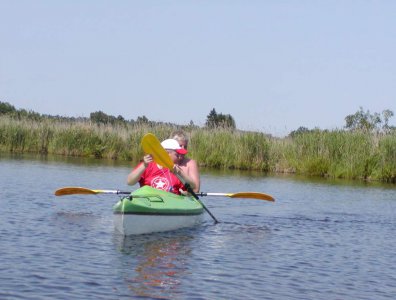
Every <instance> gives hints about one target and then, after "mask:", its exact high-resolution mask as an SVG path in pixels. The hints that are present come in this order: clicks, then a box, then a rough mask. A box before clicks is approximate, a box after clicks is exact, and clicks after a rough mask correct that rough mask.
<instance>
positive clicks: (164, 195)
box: [113, 186, 204, 235]
mask: <svg viewBox="0 0 396 300" xmlns="http://www.w3.org/2000/svg"><path fill="white" fill-rule="evenodd" d="M113 212H114V224H115V228H116V229H117V230H118V231H119V232H120V233H121V234H123V235H134V234H144V233H151V232H160V231H169V230H175V229H179V228H184V227H193V226H195V225H197V224H199V223H200V222H201V221H202V219H203V213H204V208H203V206H202V204H201V203H200V202H199V201H197V200H196V199H194V198H193V197H190V196H181V195H176V194H173V193H168V192H166V191H162V190H158V189H155V188H152V187H150V186H143V187H141V188H139V189H137V190H136V191H134V192H132V193H131V194H130V195H129V196H126V197H123V198H122V199H121V200H120V201H118V202H117V203H116V204H115V205H114V206H113Z"/></svg>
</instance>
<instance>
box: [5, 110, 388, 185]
mask: <svg viewBox="0 0 396 300" xmlns="http://www.w3.org/2000/svg"><path fill="white" fill-rule="evenodd" d="M175 129H176V127H175V126H173V125H168V124H160V125H153V124H144V123H143V124H134V125H131V124H123V125H110V124H107V125H105V124H101V125H97V124H94V123H91V122H88V121H75V122H69V121H58V120H54V119H43V120H29V119H26V120H24V119H22V120H17V119H14V118H9V117H7V116H1V117H0V151H1V152H13V153H42V154H57V155H65V156H81V157H96V158H98V159H101V158H109V159H114V160H124V161H132V162H138V160H139V159H140V158H141V157H142V155H143V153H142V150H141V147H140V141H141V138H142V137H143V135H144V134H146V133H147V132H152V133H153V134H155V135H156V136H157V137H158V139H160V140H162V139H165V138H168V137H169V136H170V134H171V132H172V131H173V130H175ZM183 129H184V130H185V131H186V132H187V133H188V135H189V136H190V146H189V155H190V157H192V158H194V159H196V160H197V161H198V162H199V164H200V165H201V166H204V167H208V168H218V169H242V170H257V171H262V172H275V173H296V174H304V175H315V176H326V177H334V178H346V179H364V180H380V181H386V182H393V183H395V182H396V133H395V132H392V133H388V134H378V133H371V132H370V133H369V132H361V131H345V130H333V131H322V130H313V131H309V132H304V133H300V134H298V135H295V136H293V137H285V138H274V137H271V136H269V135H266V134H264V133H260V132H244V131H236V130H227V129H221V128H217V129H207V128H198V127H195V126H191V127H188V126H185V127H183Z"/></svg>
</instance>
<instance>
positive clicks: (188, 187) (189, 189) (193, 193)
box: [184, 182, 219, 224]
mask: <svg viewBox="0 0 396 300" xmlns="http://www.w3.org/2000/svg"><path fill="white" fill-rule="evenodd" d="M184 186H185V187H186V189H187V191H188V192H189V193H190V194H191V195H193V197H194V198H195V199H197V200H198V201H199V203H201V205H202V206H203V208H204V209H205V210H206V212H207V213H208V214H209V215H210V216H211V217H212V219H213V220H214V222H215V224H217V223H219V221H218V220H217V219H216V217H215V216H214V215H213V214H212V213H211V212H210V210H209V209H208V208H207V207H206V206H205V204H203V203H202V201H201V200H199V197H198V196H197V194H196V193H195V192H194V191H193V189H192V188H191V185H190V184H189V183H187V182H186V183H185V184H184Z"/></svg>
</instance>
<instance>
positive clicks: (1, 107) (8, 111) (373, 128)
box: [0, 101, 396, 138]
mask: <svg viewBox="0 0 396 300" xmlns="http://www.w3.org/2000/svg"><path fill="white" fill-rule="evenodd" d="M0 115H8V116H11V117H14V118H17V119H23V118H25V119H30V120H37V121H39V120H42V119H55V120H59V121H69V122H74V121H89V122H92V123H94V124H98V125H100V124H105V125H126V124H131V125H151V126H156V125H171V126H172V125H175V124H172V123H164V122H156V121H150V120H149V119H148V118H147V117H146V116H144V115H143V116H138V117H137V118H136V120H133V119H131V120H126V119H125V118H124V117H123V116H121V115H119V116H117V117H116V116H112V115H109V114H106V113H104V112H103V111H96V112H92V113H90V116H89V118H85V117H78V118H75V117H64V116H59V115H56V116H51V115H45V114H39V113H37V112H34V111H31V110H30V111H28V110H26V109H16V108H15V107H14V106H13V105H12V104H10V103H8V102H2V101H0ZM393 116H394V113H393V111H391V110H389V109H385V110H383V111H382V113H371V112H370V111H369V110H366V111H364V109H363V108H362V107H360V108H359V110H358V111H357V112H355V113H354V114H350V115H347V116H346V117H345V126H344V129H346V130H349V131H362V132H377V133H380V132H381V133H388V132H391V131H394V130H396V127H395V126H390V125H389V120H390V118H392V117H393ZM188 127H190V128H198V126H196V125H195V124H194V122H193V121H190V124H188ZM205 127H206V128H209V129H214V128H222V129H230V130H235V129H236V123H235V120H234V118H233V117H232V116H231V115H230V114H223V113H218V112H217V111H216V109H215V108H213V109H212V110H211V111H210V112H209V114H208V115H207V116H206V121H205ZM313 131H320V129H318V128H314V129H308V128H307V127H304V126H300V127H299V128H298V129H296V130H293V131H291V132H290V133H289V137H292V138H293V137H295V136H297V135H300V134H303V133H308V132H313ZM324 131H326V130H324Z"/></svg>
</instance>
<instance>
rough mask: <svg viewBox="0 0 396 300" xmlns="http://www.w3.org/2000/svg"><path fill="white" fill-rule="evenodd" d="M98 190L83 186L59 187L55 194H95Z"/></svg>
mask: <svg viewBox="0 0 396 300" xmlns="http://www.w3.org/2000/svg"><path fill="white" fill-rule="evenodd" d="M97 193H98V191H95V190H90V189H87V188H83V187H74V186H73V187H64V188H61V189H58V190H56V191H55V195H56V196H65V195H75V194H80V195H92V194H97Z"/></svg>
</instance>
